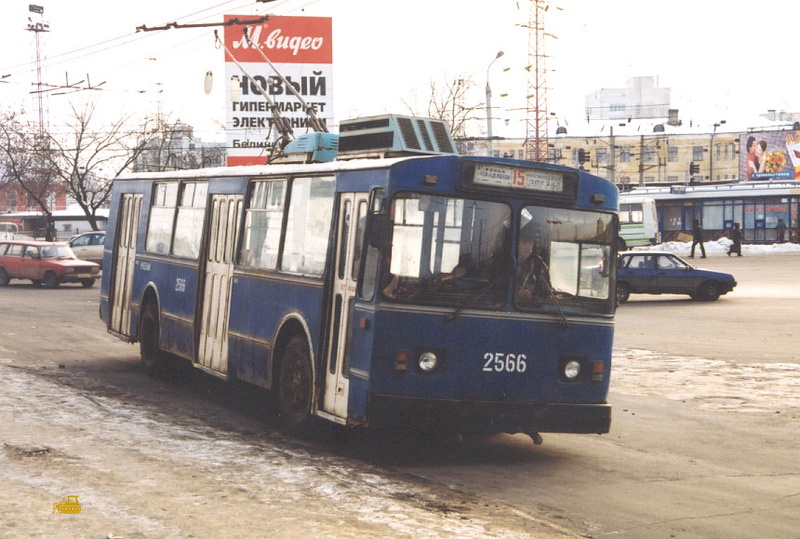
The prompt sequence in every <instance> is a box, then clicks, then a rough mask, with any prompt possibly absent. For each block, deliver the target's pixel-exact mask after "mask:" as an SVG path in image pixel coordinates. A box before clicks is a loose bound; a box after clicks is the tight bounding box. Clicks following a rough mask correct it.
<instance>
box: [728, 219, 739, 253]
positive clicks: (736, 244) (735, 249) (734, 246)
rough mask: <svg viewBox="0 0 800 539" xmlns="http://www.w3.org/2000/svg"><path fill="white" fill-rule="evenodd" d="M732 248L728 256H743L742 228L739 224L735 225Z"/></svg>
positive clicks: (732, 234)
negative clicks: (734, 254)
mask: <svg viewBox="0 0 800 539" xmlns="http://www.w3.org/2000/svg"><path fill="white" fill-rule="evenodd" d="M731 241H733V243H731V248H730V249H728V256H731V254H733V253H736V254H737V255H738V256H742V229H741V228H740V225H739V223H733V230H731Z"/></svg>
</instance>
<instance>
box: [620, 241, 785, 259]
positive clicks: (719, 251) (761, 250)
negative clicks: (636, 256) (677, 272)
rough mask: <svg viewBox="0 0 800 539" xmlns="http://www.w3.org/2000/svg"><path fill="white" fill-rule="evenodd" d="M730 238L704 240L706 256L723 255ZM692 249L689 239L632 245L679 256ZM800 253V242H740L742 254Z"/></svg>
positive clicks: (696, 250)
mask: <svg viewBox="0 0 800 539" xmlns="http://www.w3.org/2000/svg"><path fill="white" fill-rule="evenodd" d="M731 243H732V242H731V240H729V239H728V238H720V239H718V240H716V241H704V242H703V246H704V247H705V248H706V254H707V255H708V256H717V255H719V256H723V255H726V254H727V253H728V249H729V248H730V245H731ZM691 249H692V242H690V241H669V242H666V243H661V244H659V245H654V246H649V247H634V248H633V249H632V250H634V251H642V250H644V251H650V250H654V251H668V252H670V253H675V254H677V255H679V256H689V253H690V252H691ZM699 250H700V246H697V247H695V253H694V255H695V256H700V255H699V253H698V251H699ZM797 253H800V243H772V244H752V245H751V244H747V243H743V244H742V254H743V255H745V256H746V255H772V254H797Z"/></svg>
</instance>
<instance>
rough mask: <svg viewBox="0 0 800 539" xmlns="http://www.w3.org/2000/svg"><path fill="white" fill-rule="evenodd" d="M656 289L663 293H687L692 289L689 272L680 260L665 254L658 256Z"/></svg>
mask: <svg viewBox="0 0 800 539" xmlns="http://www.w3.org/2000/svg"><path fill="white" fill-rule="evenodd" d="M658 289H659V291H660V292H661V293H663V294H688V293H690V292H692V291H693V290H694V285H693V284H692V279H691V273H689V272H688V271H687V267H686V266H685V265H684V264H682V263H681V261H680V260H678V259H676V258H674V257H672V256H667V255H662V256H659V257H658Z"/></svg>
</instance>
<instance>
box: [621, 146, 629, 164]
mask: <svg viewBox="0 0 800 539" xmlns="http://www.w3.org/2000/svg"><path fill="white" fill-rule="evenodd" d="M619 160H620V162H621V163H630V162H631V149H630V148H629V147H627V146H625V147H623V148H620V150H619Z"/></svg>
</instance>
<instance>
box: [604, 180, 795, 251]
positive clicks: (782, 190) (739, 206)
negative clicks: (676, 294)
mask: <svg viewBox="0 0 800 539" xmlns="http://www.w3.org/2000/svg"><path fill="white" fill-rule="evenodd" d="M642 199H652V200H653V201H655V206H656V213H657V216H658V217H657V222H658V230H659V232H660V235H661V239H662V240H663V241H676V240H681V239H684V238H686V237H687V235H689V234H691V233H692V223H693V222H694V220H695V219H697V220H698V221H700V224H701V225H702V226H703V230H704V231H705V237H706V239H707V240H716V239H719V238H721V237H724V236H729V234H730V230H731V229H732V228H733V224H734V223H739V224H740V226H741V229H742V232H743V233H744V238H743V239H744V241H745V242H748V243H774V242H777V241H780V238H779V234H778V223H779V222H781V220H782V222H783V223H784V224H785V226H786V228H787V230H786V234H785V239H786V241H793V242H797V241H798V239H800V182H799V181H793V180H774V181H750V182H741V183H727V184H711V185H691V186H683V185H673V186H666V187H643V188H637V189H634V190H633V191H628V192H625V193H621V194H620V204H619V206H620V222H624V220H625V217H624V212H623V211H622V209H623V208H625V207H626V205H627V204H629V203H634V202H636V201H640V200H642ZM623 229H624V225H623Z"/></svg>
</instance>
